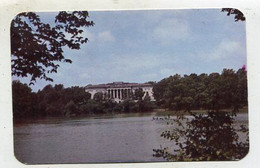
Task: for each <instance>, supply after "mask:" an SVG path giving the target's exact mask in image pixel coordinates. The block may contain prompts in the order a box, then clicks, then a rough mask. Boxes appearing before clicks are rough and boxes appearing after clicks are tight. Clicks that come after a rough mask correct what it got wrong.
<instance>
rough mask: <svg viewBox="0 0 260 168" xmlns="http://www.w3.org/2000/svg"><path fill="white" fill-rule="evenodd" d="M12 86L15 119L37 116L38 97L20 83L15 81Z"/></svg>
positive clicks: (25, 85)
mask: <svg viewBox="0 0 260 168" xmlns="http://www.w3.org/2000/svg"><path fill="white" fill-rule="evenodd" d="M12 86H13V92H12V93H13V115H14V119H19V118H24V117H34V116H36V115H37V114H36V109H37V95H36V94H35V93H33V92H32V89H31V88H30V87H28V86H27V84H22V83H21V82H19V81H13V83H12Z"/></svg>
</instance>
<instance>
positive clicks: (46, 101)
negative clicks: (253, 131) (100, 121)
mask: <svg viewBox="0 0 260 168" xmlns="http://www.w3.org/2000/svg"><path fill="white" fill-rule="evenodd" d="M151 83H152V84H153V92H154V98H155V100H156V101H155V102H152V101H151V98H150V97H149V96H148V95H144V92H143V91H142V90H141V89H137V90H136V92H135V93H133V95H132V97H131V99H126V100H124V101H122V102H120V103H116V102H114V101H112V100H109V99H106V98H105V96H103V94H102V93H96V94H95V95H94V98H93V99H91V95H90V94H89V93H87V92H85V89H84V88H83V87H78V86H75V87H69V88H64V86H63V85H62V84H58V85H55V86H52V85H47V86H45V87H44V88H43V89H42V90H39V91H38V92H36V93H35V92H32V89H31V88H30V87H29V86H28V85H27V84H22V83H21V82H19V81H13V114H14V118H15V119H16V118H31V117H45V116H82V115H96V114H106V113H111V114H113V113H121V112H122V113H129V112H146V111H151V110H152V109H154V108H164V109H169V110H174V111H191V110H196V109H203V110H210V111H219V110H221V109H232V110H233V111H234V112H237V111H238V110H239V109H240V108H242V107H243V106H247V73H246V70H245V69H243V68H242V69H239V70H238V71H236V72H235V71H234V70H232V69H224V70H223V71H222V73H221V74H219V73H211V74H209V75H208V74H200V75H196V74H190V75H184V76H180V75H178V74H176V75H174V76H170V77H168V78H165V79H163V80H161V81H159V82H157V83H156V82H151Z"/></svg>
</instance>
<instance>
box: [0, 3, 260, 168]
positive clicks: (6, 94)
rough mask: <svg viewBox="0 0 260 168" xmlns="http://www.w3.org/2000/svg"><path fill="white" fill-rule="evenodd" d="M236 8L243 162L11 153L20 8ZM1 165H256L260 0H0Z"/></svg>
mask: <svg viewBox="0 0 260 168" xmlns="http://www.w3.org/2000/svg"><path fill="white" fill-rule="evenodd" d="M223 7H232V8H238V9H239V10H241V11H242V12H243V13H244V14H245V16H246V31H247V65H248V67H247V69H248V81H249V83H248V87H249V131H250V132H249V133H250V135H249V136H250V151H249V154H248V155H247V156H246V157H245V158H244V159H242V160H241V161H232V162H163V163H135V164H129V163H127V164H62V165H59V164H54V165H24V164H22V163H20V162H19V161H18V160H16V159H15V157H14V154H13V130H12V129H13V124H12V101H11V66H10V23H11V20H12V19H13V18H14V16H15V15H16V14H18V13H20V12H24V11H58V10H70V11H72V10H89V11H90V10H133V9H134V10H139V9H191V8H193V9H194V8H195V9H198V8H200V9H201V8H223ZM0 37H1V39H0V51H1V52H0V93H1V94H0V143H1V144H0V167H3V168H16V167H17V168H20V167H21V168H23V167H34V168H35V167H44V168H45V167H46V168H47V167H49V168H56V167H73V168H81V167H91V168H92V167H93V168H95V167H97V168H101V167H102V168H103V167H107V168H110V167H111V168H112V167H113V168H116V167H120V168H126V167H136V168H139V167H140V168H143V167H151V168H159V167H165V168H170V167H178V168H182V167H189V168H204V167H205V168H211V167H212V168H220V167H221V168H230V167H235V168H246V167H250V168H254V167H258V165H260V159H259V154H260V152H259V150H260V145H259V143H260V136H259V135H258V133H260V132H259V130H260V108H259V105H260V89H259V80H260V64H259V60H260V59H259V58H260V55H259V53H260V47H259V45H260V41H259V40H260V1H258V0H215V1H214V2H213V0H208V1H206V0H183V1H180V0H159V1H158V0H157V1H156V0H149V1H145V0H102V1H101V0H99V1H98V0H0Z"/></svg>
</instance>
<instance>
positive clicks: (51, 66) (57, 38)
mask: <svg viewBox="0 0 260 168" xmlns="http://www.w3.org/2000/svg"><path fill="white" fill-rule="evenodd" d="M87 17H88V12H87V11H74V12H64V11H62V12H59V13H58V14H57V16H56V17H55V24H54V25H52V24H49V23H43V22H42V21H41V19H40V16H39V15H38V14H36V13H34V12H25V13H20V14H19V15H17V16H16V17H15V18H14V19H13V21H12V23H11V54H12V75H16V76H21V77H27V76H28V75H29V76H31V83H30V84H33V83H34V82H35V81H36V79H37V78H40V79H45V80H48V81H53V79H51V78H50V77H48V76H47V74H49V73H56V72H57V69H58V67H59V65H58V63H59V62H68V63H71V62H72V61H71V60H70V59H67V58H65V57H64V55H63V47H68V48H70V49H80V46H81V44H84V43H87V41H88V39H87V38H85V37H83V35H82V33H83V30H84V29H83V28H85V27H89V26H93V25H94V23H93V22H92V21H88V20H87Z"/></svg>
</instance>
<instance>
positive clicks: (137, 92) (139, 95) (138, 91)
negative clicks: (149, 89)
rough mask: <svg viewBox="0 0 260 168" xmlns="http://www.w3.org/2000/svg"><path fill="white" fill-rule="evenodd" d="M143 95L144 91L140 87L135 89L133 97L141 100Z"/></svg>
mask: <svg viewBox="0 0 260 168" xmlns="http://www.w3.org/2000/svg"><path fill="white" fill-rule="evenodd" d="M143 96H144V91H143V89H142V88H138V89H136V90H135V92H134V97H135V99H136V100H138V101H141V100H142V99H143Z"/></svg>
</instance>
